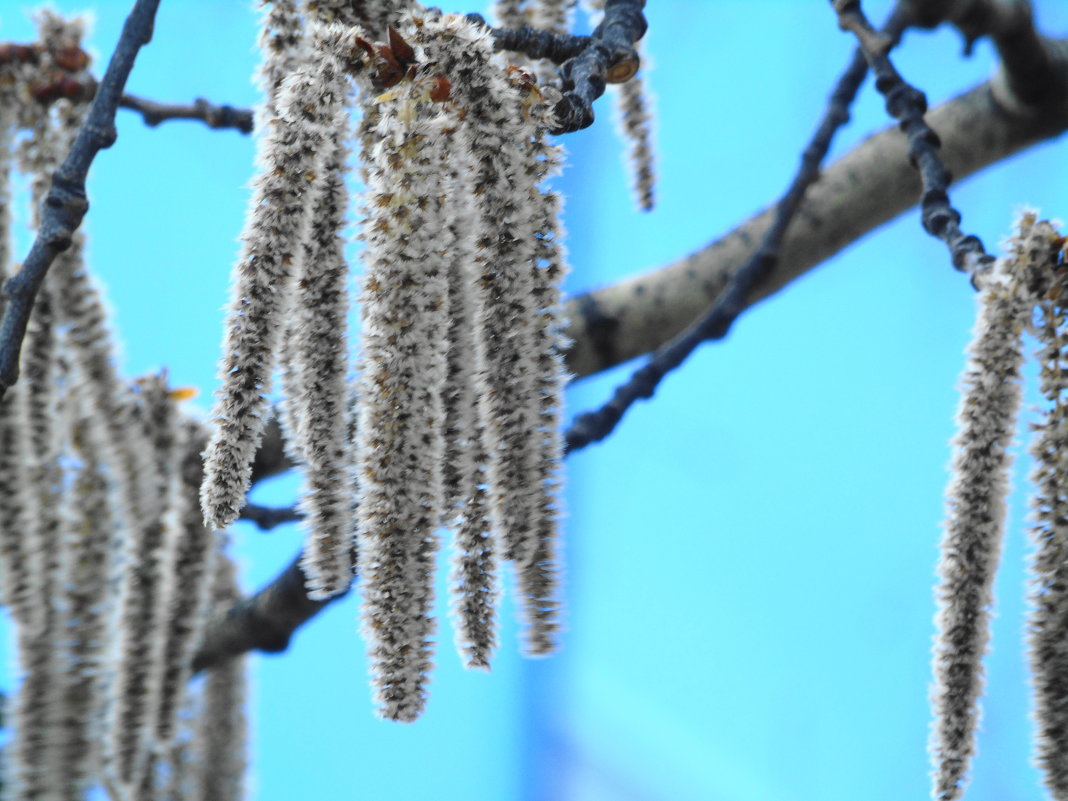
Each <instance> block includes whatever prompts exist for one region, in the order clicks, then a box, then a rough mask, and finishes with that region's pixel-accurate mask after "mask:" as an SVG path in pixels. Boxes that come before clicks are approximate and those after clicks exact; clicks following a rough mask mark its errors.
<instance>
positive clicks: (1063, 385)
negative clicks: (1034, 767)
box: [930, 212, 1068, 801]
mask: <svg viewBox="0 0 1068 801" xmlns="http://www.w3.org/2000/svg"><path fill="white" fill-rule="evenodd" d="M1064 245H1065V238H1064V237H1062V236H1061V235H1060V234H1058V232H1057V230H1056V229H1055V228H1054V226H1053V225H1052V224H1050V223H1048V222H1044V221H1042V222H1040V221H1038V220H1037V217H1036V215H1035V214H1034V213H1031V212H1028V213H1025V214H1023V215H1022V216H1021V218H1020V220H1019V223H1018V225H1017V230H1016V232H1015V234H1014V236H1013V237H1012V239H1011V241H1010V243H1009V255H1008V256H1007V257H1005V258H1002V259H999V260H998V261H997V262H996V263H995V265H994V266H993V267H991V268H990V269H988V270H987V271H985V272H982V273H979V274H977V275H976V285H977V286H978V287H979V289H980V293H979V317H978V320H977V322H976V326H975V334H974V338H973V340H972V342H971V344H970V345H969V346H968V364H967V366H966V368H965V371H964V374H963V376H962V379H961V388H962V398H961V403H960V408H959V411H958V425H959V430H958V433H957V436H956V438H955V440H954V443H953V444H954V456H953V462H952V465H951V472H952V478H951V483H950V486H949V489H948V491H947V506H948V518H947V522H946V526H945V535H944V537H943V541H942V561H941V564H940V565H939V574H940V583H939V586H938V587H937V590H936V592H937V596H938V601H939V613H938V616H937V619H936V622H937V626H938V634H937V637H936V640H935V647H934V674H935V689H934V692H933V695H932V698H933V703H934V723H933V724H932V727H931V744H930V749H931V757H932V761H933V777H934V788H933V797H934V798H936V799H945V801H949V800H950V799H956V798H960V797H961V796H962V795H963V793H964V787H965V783H966V779H967V772H968V768H969V766H970V764H971V759H972V757H973V756H974V754H975V735H976V730H977V728H978V721H979V708H978V704H979V698H980V696H981V694H982V684H983V670H982V657H983V655H984V653H985V652H986V649H987V643H988V640H989V616H990V609H991V607H992V605H993V583H994V575H995V572H996V570H997V563H998V559H999V556H1000V552H1001V540H1002V536H1003V534H1004V528H1005V513H1006V496H1007V494H1008V489H1009V470H1010V467H1011V461H1012V460H1011V454H1010V451H1009V446H1010V444H1011V441H1012V438H1013V433H1014V431H1015V430H1016V425H1017V421H1016V417H1017V412H1018V410H1019V406H1020V397H1021V386H1020V379H1021V375H1020V370H1021V367H1022V365H1023V362H1024V357H1025V352H1024V346H1023V335H1024V333H1025V332H1027V333H1029V334H1031V335H1032V336H1033V337H1034V339H1035V340H1036V342H1037V347H1036V350H1035V360H1036V361H1037V363H1038V365H1039V369H1040V376H1039V384H1040V387H1039V388H1040V390H1041V393H1042V395H1043V397H1044V398H1045V401H1046V406H1045V409H1044V410H1043V418H1042V419H1041V420H1040V421H1039V422H1038V423H1037V424H1035V425H1034V426H1033V430H1034V438H1033V440H1032V444H1031V455H1032V457H1033V458H1034V462H1035V467H1034V471H1033V473H1032V476H1031V480H1032V483H1033V490H1032V500H1031V504H1032V520H1033V536H1034V540H1035V553H1034V556H1033V558H1032V563H1031V575H1032V592H1031V605H1032V609H1031V617H1030V621H1029V630H1030V651H1031V667H1032V672H1033V682H1034V690H1035V720H1036V723H1037V728H1038V731H1037V761H1038V764H1039V766H1040V767H1041V768H1042V770H1043V771H1044V774H1045V783H1046V786H1047V787H1048V788H1049V790H1050V792H1051V794H1052V796H1053V798H1055V799H1068V749H1066V748H1065V739H1064V738H1065V732H1066V731H1068V704H1066V702H1065V699H1068V648H1066V647H1065V632H1066V631H1068V470H1066V469H1065V460H1066V459H1068V265H1066V264H1065V260H1064Z"/></svg>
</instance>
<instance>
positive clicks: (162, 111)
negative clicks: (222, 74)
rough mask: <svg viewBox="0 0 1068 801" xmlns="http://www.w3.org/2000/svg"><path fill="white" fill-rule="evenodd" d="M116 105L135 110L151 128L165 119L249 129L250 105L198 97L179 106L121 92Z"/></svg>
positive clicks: (242, 129)
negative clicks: (215, 101)
mask: <svg viewBox="0 0 1068 801" xmlns="http://www.w3.org/2000/svg"><path fill="white" fill-rule="evenodd" d="M119 106H120V107H121V108H128V109H130V110H132V111H136V112H138V113H139V114H140V115H141V117H142V118H143V119H144V121H145V124H146V125H149V126H151V127H153V128H154V127H156V126H157V125H159V124H160V123H161V122H166V121H167V120H200V121H201V122H203V123H204V124H205V125H207V126H208V127H209V128H235V129H237V130H238V131H240V132H241V133H244V134H248V133H252V111H251V109H244V108H234V107H233V106H225V105H224V106H217V105H215V104H214V103H211V102H209V101H207V100H205V99H204V98H202V97H198V98H197V99H196V100H194V101H193V102H192V104H190V105H184V106H183V105H176V104H172V103H157V102H156V101H154V100H146V99H145V98H143V97H137V96H135V95H130V94H125V95H123V96H122V99H121V100H120V101H119Z"/></svg>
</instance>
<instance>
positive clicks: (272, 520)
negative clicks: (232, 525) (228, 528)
mask: <svg viewBox="0 0 1068 801" xmlns="http://www.w3.org/2000/svg"><path fill="white" fill-rule="evenodd" d="M237 517H238V520H247V521H249V522H250V523H253V524H255V526H256V527H257V528H258V529H260V530H261V531H268V530H270V529H272V528H275V527H276V526H280V525H282V524H284V523H296V522H297V521H298V520H301V519H303V516H302V515H301V513H300V512H298V511H297V509H296V508H295V507H293V506H281V507H273V506H260V505H259V504H256V503H248V504H245V508H244V509H242V510H241V514H239V515H238V516H237Z"/></svg>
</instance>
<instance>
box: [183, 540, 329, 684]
mask: <svg viewBox="0 0 1068 801" xmlns="http://www.w3.org/2000/svg"><path fill="white" fill-rule="evenodd" d="M341 597H343V596H340V595H338V596H335V597H334V598H331V599H329V600H327V601H312V600H309V599H308V596H307V595H306V594H305V591H304V574H303V573H302V572H301V570H300V558H299V557H298V558H296V559H294V560H293V562H292V563H291V564H290V565H289V566H288V567H287V568H286V569H285V570H283V571H282V572H281V573H280V574H279V575H278V577H277V578H275V580H274V581H272V582H271V583H270V584H268V585H267V586H266V587H264V588H263V589H262V590H260V591H259V592H257V593H256V594H255V595H252V596H250V597H248V598H246V599H244V600H242V601H240V602H239V603H237V604H236V605H235V606H234V607H232V608H231V609H230V610H229V611H228V612H227V613H226V614H225V615H223V616H222V617H220V618H217V619H215V620H213V621H212V622H211V623H210V624H209V625H208V628H207V630H206V631H205V632H204V641H203V643H202V644H201V646H200V650H199V651H197V653H196V656H194V657H193V671H194V672H195V673H199V672H200V671H202V670H207V669H208V668H210V667H212V666H213V665H218V664H220V663H222V662H225V661H226V660H228V659H232V658H233V657H235V656H239V655H240V654H243V653H247V652H248V651H264V652H266V653H276V652H278V651H284V650H285V649H286V648H287V647H288V646H289V640H290V638H291V637H292V636H293V632H295V631H296V630H297V629H298V628H300V627H301V626H302V625H303V624H304V623H306V622H307V621H309V620H310V619H311V618H313V617H315V615H317V614H318V613H319V612H320V611H321V610H322V609H323V608H324V607H326V606H327V605H329V604H330V603H332V602H333V601H335V600H337V599H338V598H341Z"/></svg>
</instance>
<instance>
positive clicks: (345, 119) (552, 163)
mask: <svg viewBox="0 0 1068 801" xmlns="http://www.w3.org/2000/svg"><path fill="white" fill-rule="evenodd" d="M387 5H388V4H387ZM401 5H403V6H404V9H403V10H404V13H403V14H402V13H400V11H401V10H402V9H400V8H398V6H401ZM547 5H553V4H547ZM393 6H394V7H393V8H392V9H383V10H382V12H381V13H380V14H379V15H378V16H377V18H376V17H375V14H372V13H371V11H369V10H368V8H367V7H364V8H363V9H362V10H361V11H358V12H357V11H352V10H351V8H350V7H349V6H348V4H342V3H337V4H330V3H324V2H316V3H307V4H306V5H305V6H304V7H300V8H298V7H297V6H296V4H295V3H293V2H290V1H289V0H276V2H273V3H271V5H270V6H269V8H268V11H267V14H266V17H265V27H264V35H263V39H262V41H263V44H264V51H265V53H266V58H265V62H264V65H263V67H262V70H261V78H262V83H263V86H264V90H265V93H266V96H267V100H266V102H265V104H264V107H263V110H262V112H261V114H260V125H259V128H260V130H261V131H262V138H261V143H260V150H259V160H260V170H261V171H260V175H259V177H258V179H257V180H256V183H255V189H254V197H253V199H252V204H251V210H250V214H249V217H248V221H247V223H246V227H245V231H244V234H243V236H242V239H243V242H244V245H243V251H242V254H241V256H240V258H239V261H238V263H237V265H236V268H235V279H234V290H233V302H232V306H231V311H230V316H229V323H228V333H227V338H226V342H225V344H224V358H223V363H222V367H221V371H220V376H221V379H222V387H221V389H220V390H219V393H218V396H217V403H216V406H215V410H214V413H213V416H214V418H215V422H216V428H215V431H214V434H213V436H212V438H211V441H210V444H209V446H208V449H207V451H206V453H205V481H204V485H203V489H202V494H201V500H202V505H203V510H204V515H205V519H206V521H207V524H208V525H209V526H210V527H213V528H220V527H224V526H226V525H227V524H229V523H230V522H231V521H232V520H234V519H235V518H236V516H237V515H238V514H239V512H240V510H241V508H242V506H243V505H244V503H245V494H246V492H247V490H248V487H249V480H250V474H251V463H252V458H253V455H254V452H255V449H256V447H257V444H258V439H259V436H260V433H261V429H262V426H263V423H264V418H265V415H266V414H267V413H268V408H267V401H266V394H267V393H268V392H269V390H270V381H271V375H272V372H273V371H274V370H275V368H276V367H279V368H280V373H281V383H282V389H283V399H282V402H281V412H280V420H281V422H282V425H283V430H284V433H285V436H286V441H287V446H288V448H289V454H290V456H291V458H292V459H293V461H294V462H296V463H297V464H299V465H300V466H301V467H302V470H303V474H304V479H305V484H306V489H305V492H304V494H303V497H302V499H301V501H300V507H301V510H302V512H303V518H304V524H305V526H306V530H307V537H306V542H305V547H304V557H303V561H302V563H301V567H302V570H303V572H304V574H305V576H306V579H307V587H308V592H309V595H310V596H311V597H313V598H328V597H331V596H333V595H335V594H338V593H341V592H344V591H345V590H346V589H348V587H349V585H350V584H351V582H352V580H353V576H354V574H358V575H359V577H360V586H361V589H362V594H363V612H362V615H363V622H364V626H363V630H364V635H365V637H366V639H367V641H368V647H369V654H370V660H371V670H372V683H373V686H374V691H375V695H376V699H377V702H378V706H379V711H380V713H381V714H382V715H383V716H384V717H387V718H390V719H395V720H412V719H414V718H415V717H417V716H418V715H419V713H420V712H421V711H422V709H423V706H424V704H425V696H426V690H425V684H426V680H427V672H428V671H429V669H430V666H431V648H432V636H433V633H434V625H435V624H434V620H433V618H432V615H431V607H432V601H433V589H432V588H433V582H434V578H433V573H434V570H435V562H436V553H437V551H438V531H439V529H447V530H450V531H451V532H452V534H453V551H454V560H453V568H452V596H453V600H452V610H453V617H454V624H455V628H456V636H457V641H458V645H459V648H460V650H461V653H462V654H463V657H464V659H465V662H466V663H467V665H468V666H470V667H480V668H487V667H488V666H489V660H490V656H491V653H492V651H493V648H494V647H495V645H496V633H495V632H496V620H495V614H496V612H495V609H496V599H497V596H498V593H499V589H498V562H499V560H501V559H505V560H509V561H510V562H511V563H512V564H513V565H514V569H515V577H516V586H517V588H518V592H519V593H520V594H521V595H522V599H523V601H522V606H523V609H524V610H525V618H526V622H527V631H526V644H527V650H528V652H529V653H531V654H542V653H546V652H548V651H549V650H550V649H551V648H552V647H553V635H554V633H555V631H556V629H557V627H558V623H557V621H556V609H557V601H556V597H555V595H556V584H557V575H556V571H557V568H556V565H555V559H556V553H555V552H556V550H557V548H558V542H557V540H558V535H557V529H558V520H559V516H560V510H559V500H558V482H559V479H558V472H559V469H560V462H561V458H562V437H561V425H560V423H561V421H560V402H561V397H560V396H561V392H562V386H563V381H564V368H563V364H562V360H561V351H562V343H561V334H560V329H561V322H560V318H559V311H560V282H561V279H562V277H563V273H564V265H563V255H562V249H561V245H560V232H559V228H558V216H559V212H560V199H559V197H558V196H557V195H555V194H553V193H552V192H549V191H548V190H547V189H546V188H545V181H546V179H547V177H549V176H550V175H551V174H553V173H554V172H555V171H556V170H557V169H558V165H559V161H560V155H559V151H558V148H557V147H556V146H554V145H552V144H550V143H549V142H548V141H547V131H548V129H549V128H550V127H551V126H552V125H553V123H554V120H553V118H552V114H551V108H552V104H553V101H554V100H555V99H557V98H558V94H555V93H554V92H553V91H552V90H550V89H548V88H546V87H544V86H542V85H540V84H539V83H538V82H537V80H536V79H535V78H534V77H533V76H532V75H531V74H528V73H527V72H526V71H524V70H523V69H520V68H519V67H517V66H515V65H514V64H509V63H508V62H507V61H506V60H501V59H500V58H499V57H498V56H495V53H494V49H493V42H492V36H491V32H490V31H489V29H488V28H486V27H485V26H484V25H482V24H481V23H478V22H472V21H469V20H467V19H466V18H464V17H462V16H459V15H450V14H441V13H440V12H437V11H429V10H420V9H415V8H410V7H408V4H393ZM387 22H388V23H389V25H388V27H387V25H386V24H385V23H387ZM353 23H357V25H356V26H353ZM360 23H362V25H361V24H360ZM373 25H380V26H381V27H377V28H369V27H368V26H373ZM369 29H370V30H375V31H376V32H378V33H380V35H381V36H382V38H383V39H385V41H384V42H377V41H375V39H374V37H373V36H372V34H371V33H369V32H368V31H369ZM353 94H354V95H355V98H356V99H355V104H356V106H357V112H358V114H357V115H356V122H355V124H354V125H353V124H352V123H350V113H349V105H350V96H351V95H353ZM350 137H352V138H354V139H355V141H356V143H357V146H358V149H359V178H360V180H361V181H362V183H363V185H364V191H363V192H362V194H361V196H360V201H359V213H360V217H361V220H360V228H361V233H360V239H361V241H362V243H363V252H362V256H361V261H362V265H363V270H362V276H361V279H360V280H361V287H362V290H361V294H360V298H359V300H360V319H361V331H360V340H359V350H358V355H357V359H356V362H357V367H358V371H357V377H356V379H355V381H354V382H350V381H349V380H348V373H349V361H348V347H347V344H346V336H345V323H346V316H347V300H346V281H347V276H348V271H347V268H346V265H345V260H344V254H343V247H342V239H341V233H342V228H343V226H344V222H345V215H346V201H347V197H348V190H347V187H346V175H345V168H346V163H347V156H348V152H347V144H346V143H347V142H348V141H349V139H350Z"/></svg>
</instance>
